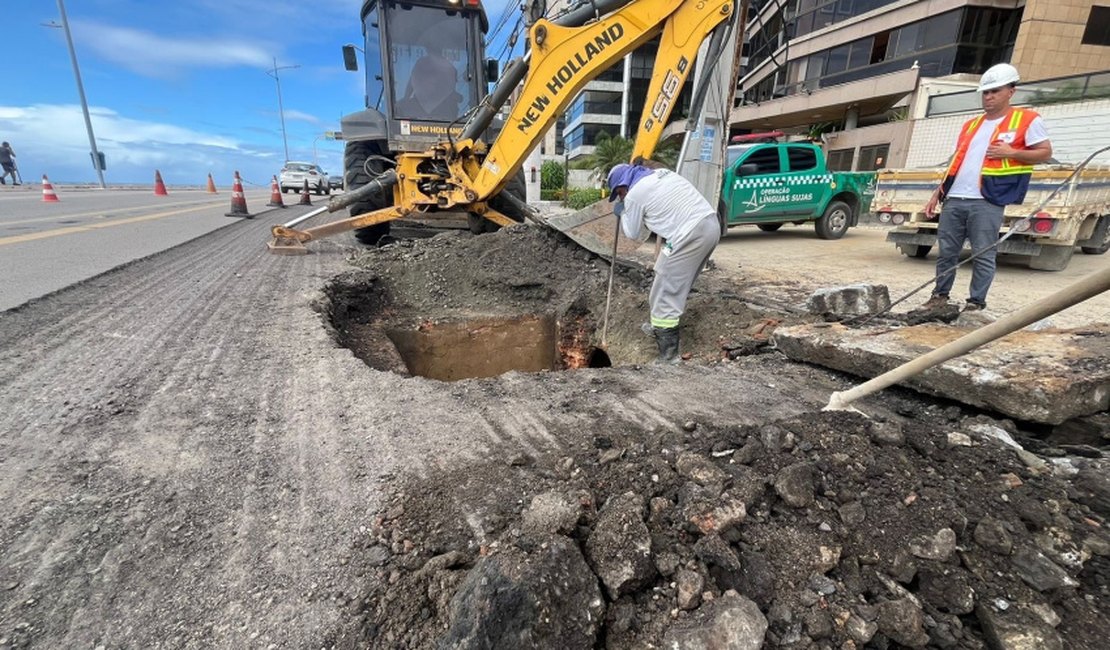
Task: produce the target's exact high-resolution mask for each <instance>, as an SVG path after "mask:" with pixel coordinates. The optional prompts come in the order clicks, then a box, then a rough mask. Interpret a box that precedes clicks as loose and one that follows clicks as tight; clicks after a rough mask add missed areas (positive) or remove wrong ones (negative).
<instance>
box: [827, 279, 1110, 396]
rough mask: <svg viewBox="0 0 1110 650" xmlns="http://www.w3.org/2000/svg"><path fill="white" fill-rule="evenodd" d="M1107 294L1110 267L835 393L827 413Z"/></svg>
mask: <svg viewBox="0 0 1110 650" xmlns="http://www.w3.org/2000/svg"><path fill="white" fill-rule="evenodd" d="M1107 290H1110V267H1108V268H1105V269H1103V270H1101V271H1096V272H1095V273H1092V274H1090V275H1088V276H1087V277H1085V278H1083V279H1082V280H1080V281H1079V282H1076V283H1074V284H1072V285H1070V286H1067V287H1064V288H1063V289H1061V290H1059V291H1057V292H1056V293H1054V294H1052V295H1050V296H1046V297H1044V298H1041V299H1040V300H1037V301H1035V302H1033V303H1032V304H1029V305H1026V306H1025V307H1022V308H1021V309H1019V310H1017V311H1015V312H1013V313H1011V314H1007V315H1006V316H1004V317H1002V318H1000V319H998V320H997V321H995V322H993V323H991V324H990V325H985V326H983V327H980V328H979V329H977V330H974V331H972V332H969V333H968V334H966V335H964V336H962V337H960V338H958V339H956V340H955V341H952V342H951V343H947V344H945V345H942V346H941V347H939V348H937V349H936V350H933V351H932V352H929V353H928V354H925V355H922V356H920V357H918V358H916V359H913V360H912V361H908V362H906V363H904V364H902V365H900V366H898V367H897V368H895V369H893V370H890V371H888V372H885V373H883V374H881V375H879V376H878V377H875V378H874V379H872V380H870V381H867V382H865V383H863V384H860V385H859V386H856V387H855V388H853V389H851V390H846V391H841V392H837V393H833V394H832V397H830V398H829V403H828V405H827V406H826V407H825V410H837V409H844V408H846V407H847V406H848V405H849V404H851V403H852V402H854V401H856V400H858V399H859V398H861V397H865V396H867V395H870V394H871V393H875V392H878V391H880V390H882V389H884V388H887V387H888V386H892V385H894V384H897V383H898V382H900V381H903V380H906V379H909V378H910V377H913V376H914V375H916V374H918V373H921V372H923V371H925V370H927V369H929V368H932V367H933V366H936V365H940V364H942V363H944V362H945V361H948V360H949V359H953V358H955V357H958V356H960V355H962V354H967V353H968V352H971V351H972V350H974V349H975V348H977V347H979V346H981V345H985V344H987V343H990V342H991V341H994V340H995V339H999V338H1002V337H1003V336H1006V335H1007V334H1011V333H1013V332H1016V331H1017V330H1019V329H1021V328H1023V327H1025V326H1026V325H1030V324H1032V323H1035V322H1037V321H1039V320H1041V319H1042V318H1046V317H1048V316H1051V315H1052V314H1055V313H1056V312H1058V311H1062V310H1064V309H1067V308H1068V307H1071V306H1072V305H1075V304H1078V303H1081V302H1083V301H1084V300H1087V299H1088V298H1091V297H1092V296H1097V295H1098V294H1100V293H1102V292H1104V291H1107Z"/></svg>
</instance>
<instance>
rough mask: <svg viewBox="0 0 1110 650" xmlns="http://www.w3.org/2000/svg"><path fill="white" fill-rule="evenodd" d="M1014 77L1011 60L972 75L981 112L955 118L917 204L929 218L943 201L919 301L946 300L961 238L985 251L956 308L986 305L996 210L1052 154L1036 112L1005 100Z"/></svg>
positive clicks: (1016, 198) (1013, 199)
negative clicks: (940, 175)
mask: <svg viewBox="0 0 1110 650" xmlns="http://www.w3.org/2000/svg"><path fill="white" fill-rule="evenodd" d="M1019 80H1020V77H1019V76H1018V71H1017V68H1015V67H1014V66H1012V65H1010V64H1008V63H999V64H998V65H995V66H992V67H991V68H990V69H988V70H987V71H986V72H984V73H983V76H982V77H980V79H979V93H980V94H981V101H982V103H983V114H982V115H979V116H977V117H975V118H972V119H971V120H968V121H967V122H966V123H965V124H964V125H963V128H962V129H961V130H960V134H959V138H958V140H957V142H956V153H955V155H953V157H952V162H951V163H950V164H949V166H948V172H947V173H946V174H945V178H944V181H943V182H942V183H941V186H940V187H938V188H937V190H936V191H935V192H933V196H932V197H931V198H930V199H929V202H928V203H927V204H926V205H925V216H926V217H927V218H929V219H931V218H933V215H935V214H936V212H937V204H938V203H940V202H943V203H944V206H943V210H941V213H940V224H939V226H938V228H937V244H938V245H939V248H940V256H939V257H938V258H937V268H936V274H937V275H936V277H937V280H936V287H934V289H933V295H932V296H931V297H930V298H929V300H928V301H927V302H926V303H925V306H924V307H925V309H938V308H940V307H943V306H945V305H947V304H948V292H949V291H950V290H951V289H952V285H953V283H954V282H955V280H956V271H955V267H956V265H957V264H958V263H959V257H960V251H961V250H962V249H963V246H964V241H965V240H966V241H969V242H971V250H972V252H973V253H978V252H979V251H986V252H984V253H982V254H981V255H980V256H979V257H977V258H975V260H974V261H973V262H972V265H973V266H972V272H971V287H970V292H969V293H970V295H969V297H968V299H967V303H966V304H965V305H964V310H965V311H970V310H978V309H984V308H986V306H987V291H988V290H990V287H991V282H992V281H993V280H994V272H995V255H996V252H997V249H996V248H991V247H992V246H994V245H995V244H996V243H997V242H998V231H999V229H1000V228H1001V227H1002V216H1003V212H1004V211H1005V209H1006V206H1007V205H1018V204H1020V203H1021V202H1022V201H1024V200H1025V192H1026V190H1027V189H1028V188H1029V178H1030V176H1032V174H1033V165H1035V164H1037V163H1042V162H1044V161H1046V160H1048V159H1049V158H1051V157H1052V143H1051V142H1049V140H1048V131H1047V130H1046V128H1045V124H1044V120H1043V119H1041V116H1039V115H1037V114H1036V113H1035V112H1033V111H1031V110H1029V109H1027V108H1013V107H1012V106H1010V101H1011V100H1012V99H1013V97H1014V92H1015V91H1016V89H1017V83H1018V81H1019ZM987 249H989V250H987Z"/></svg>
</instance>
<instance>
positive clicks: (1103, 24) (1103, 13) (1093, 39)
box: [1080, 5, 1110, 45]
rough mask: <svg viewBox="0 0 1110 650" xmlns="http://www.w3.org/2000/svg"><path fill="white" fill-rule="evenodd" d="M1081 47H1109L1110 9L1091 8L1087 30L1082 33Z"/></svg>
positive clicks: (1096, 6)
mask: <svg viewBox="0 0 1110 650" xmlns="http://www.w3.org/2000/svg"><path fill="white" fill-rule="evenodd" d="M1080 43H1082V44H1083V45H1110V7H1100V6H1098V5H1095V6H1093V7H1091V15H1090V16H1088V17H1087V29H1086V30H1084V31H1083V40H1082V41H1080Z"/></svg>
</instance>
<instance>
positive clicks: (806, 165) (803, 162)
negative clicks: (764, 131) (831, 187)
mask: <svg viewBox="0 0 1110 650" xmlns="http://www.w3.org/2000/svg"><path fill="white" fill-rule="evenodd" d="M786 156H787V158H788V159H789V161H790V171H792V172H804V171H809V170H811V169H816V168H817V152H816V151H814V150H813V149H811V148H809V147H787V148H786Z"/></svg>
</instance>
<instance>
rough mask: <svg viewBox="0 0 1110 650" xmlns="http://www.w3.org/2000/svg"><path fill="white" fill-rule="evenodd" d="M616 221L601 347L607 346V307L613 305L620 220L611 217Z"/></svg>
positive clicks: (602, 323)
mask: <svg viewBox="0 0 1110 650" xmlns="http://www.w3.org/2000/svg"><path fill="white" fill-rule="evenodd" d="M613 216H614V217H616V220H617V230H616V232H614V233H613V259H611V260H609V288H608V289H607V290H606V291H605V317H604V318H603V319H602V321H601V347H602V348H608V346H609V306H610V305H611V304H612V303H613V276H614V275H615V274H616V270H617V242H618V241H619V240H620V237H621V218H620V217H619V216H617V215H616V214H614V215H613Z"/></svg>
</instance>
